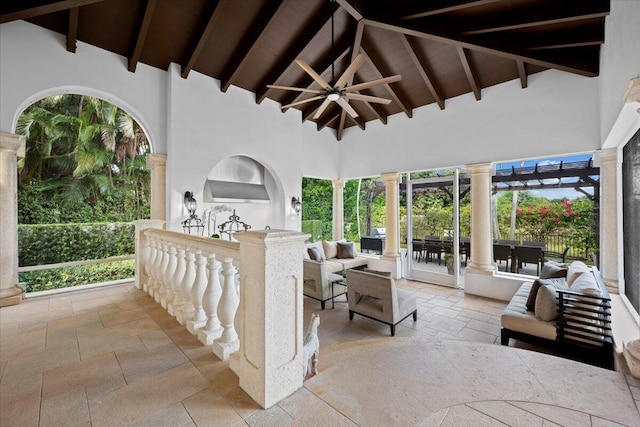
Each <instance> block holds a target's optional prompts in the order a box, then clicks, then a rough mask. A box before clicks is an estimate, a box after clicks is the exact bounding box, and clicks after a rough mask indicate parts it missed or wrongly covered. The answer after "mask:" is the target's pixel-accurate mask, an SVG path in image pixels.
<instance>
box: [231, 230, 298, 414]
mask: <svg viewBox="0 0 640 427" xmlns="http://www.w3.org/2000/svg"><path fill="white" fill-rule="evenodd" d="M234 237H235V238H236V239H237V240H238V241H239V242H240V257H241V260H242V270H241V276H240V280H241V284H240V306H239V308H238V314H237V315H236V325H238V326H239V330H238V335H239V339H240V350H239V362H238V366H239V369H238V376H239V378H240V387H242V389H243V390H244V391H246V392H247V394H249V396H251V398H252V399H253V400H255V401H256V402H257V403H258V404H259V405H260V406H262V407H263V408H269V407H271V406H273V405H275V404H276V403H278V402H279V401H280V400H282V399H284V398H285V397H287V396H289V395H291V394H292V393H293V392H295V391H296V390H297V389H299V388H300V387H302V381H303V377H304V374H303V372H302V364H303V360H302V357H303V351H302V340H303V331H302V316H303V308H302V283H303V280H302V278H303V273H302V258H301V257H300V253H301V251H302V250H303V247H304V241H305V240H306V239H307V238H308V237H309V235H308V234H302V233H298V232H294V231H283V230H264V231H248V232H244V233H238V234H236V235H235V236H234ZM245 260H246V261H245Z"/></svg>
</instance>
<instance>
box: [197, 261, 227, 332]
mask: <svg viewBox="0 0 640 427" xmlns="http://www.w3.org/2000/svg"><path fill="white" fill-rule="evenodd" d="M221 267H222V263H221V262H220V261H218V260H216V256H215V254H213V253H210V254H209V255H208V256H207V270H208V273H209V274H208V278H209V280H208V283H207V287H206V289H205V291H204V295H203V296H202V308H203V309H204V312H205V314H206V324H205V325H204V327H203V328H202V329H200V330H199V331H198V340H200V342H201V343H202V344H204V345H211V344H213V340H215V339H216V338H219V337H220V335H222V327H221V326H220V320H219V319H218V303H219V302H220V296H221V295H222V286H221V285H220V268H221Z"/></svg>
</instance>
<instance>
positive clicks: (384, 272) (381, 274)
mask: <svg viewBox="0 0 640 427" xmlns="http://www.w3.org/2000/svg"><path fill="white" fill-rule="evenodd" d="M364 272H365V273H371V274H377V275H378V276H385V277H391V272H390V271H378V270H371V269H370V268H365V269H364Z"/></svg>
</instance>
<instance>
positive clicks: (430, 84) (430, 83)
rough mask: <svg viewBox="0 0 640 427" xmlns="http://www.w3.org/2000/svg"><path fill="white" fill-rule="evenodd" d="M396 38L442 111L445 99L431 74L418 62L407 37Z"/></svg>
mask: <svg viewBox="0 0 640 427" xmlns="http://www.w3.org/2000/svg"><path fill="white" fill-rule="evenodd" d="M398 37H400V40H401V41H402V44H403V46H404V48H405V49H406V51H407V53H408V54H409V57H410V58H411V60H412V61H413V65H415V67H416V68H417V69H418V72H419V73H420V76H421V77H422V80H424V83H425V84H426V85H427V88H428V89H429V92H431V96H433V99H435V100H436V102H437V103H438V106H439V107H440V109H441V110H444V103H445V99H444V97H443V96H442V95H441V94H440V92H439V91H438V89H437V88H436V84H435V77H434V76H433V73H431V72H430V71H427V67H426V65H425V64H423V63H422V61H420V58H418V55H417V54H416V52H415V49H414V47H413V46H412V45H411V42H410V41H409V39H407V36H405V35H404V34H402V33H398Z"/></svg>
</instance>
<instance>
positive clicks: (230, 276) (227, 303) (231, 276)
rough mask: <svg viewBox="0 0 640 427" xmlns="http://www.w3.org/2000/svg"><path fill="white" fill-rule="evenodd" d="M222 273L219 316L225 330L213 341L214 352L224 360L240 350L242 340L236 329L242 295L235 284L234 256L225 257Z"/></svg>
mask: <svg viewBox="0 0 640 427" xmlns="http://www.w3.org/2000/svg"><path fill="white" fill-rule="evenodd" d="M222 275H223V276H224V285H223V287H222V296H221V297H220V304H219V305H218V318H219V319H220V323H221V324H222V328H223V332H222V336H220V338H218V339H216V340H215V341H214V342H213V353H214V354H215V355H216V356H218V357H219V358H220V359H222V360H227V359H228V358H229V356H230V355H231V354H232V353H235V352H236V351H238V349H239V347H240V341H239V340H238V334H237V332H236V329H235V325H234V320H235V315H236V311H237V310H238V304H239V302H240V296H239V295H238V292H237V289H236V284H235V267H234V266H233V258H225V259H224V261H223V263H222Z"/></svg>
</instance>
